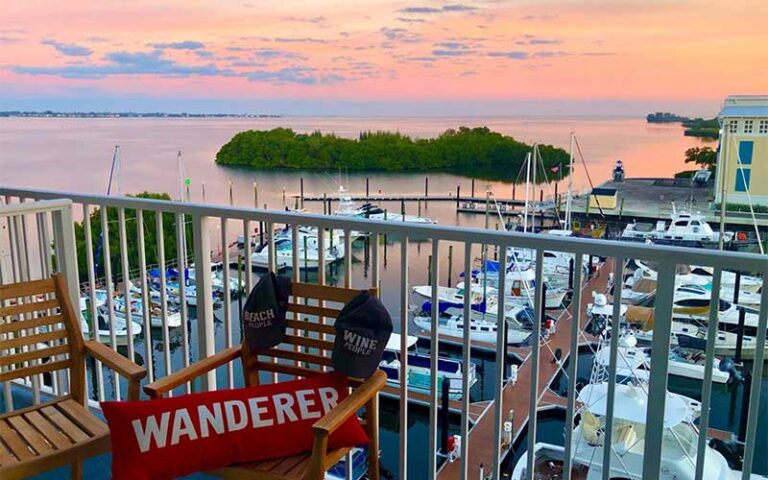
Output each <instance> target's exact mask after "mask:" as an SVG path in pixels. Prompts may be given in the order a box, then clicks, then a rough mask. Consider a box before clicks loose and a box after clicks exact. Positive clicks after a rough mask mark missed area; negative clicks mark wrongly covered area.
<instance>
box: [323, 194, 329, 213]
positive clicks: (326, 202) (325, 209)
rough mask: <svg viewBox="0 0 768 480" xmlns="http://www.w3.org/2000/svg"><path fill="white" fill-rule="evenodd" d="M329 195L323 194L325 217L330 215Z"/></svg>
mask: <svg viewBox="0 0 768 480" xmlns="http://www.w3.org/2000/svg"><path fill="white" fill-rule="evenodd" d="M329 213H330V212H328V194H327V193H325V192H323V215H328V214H329Z"/></svg>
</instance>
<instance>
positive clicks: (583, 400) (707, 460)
mask: <svg viewBox="0 0 768 480" xmlns="http://www.w3.org/2000/svg"><path fill="white" fill-rule="evenodd" d="M607 400H608V383H606V382H602V383H597V384H588V385H586V386H585V387H584V388H582V389H581V391H580V392H579V394H578V397H577V402H578V403H579V404H581V405H582V406H581V408H579V411H578V416H579V423H578V424H577V425H575V426H574V427H573V435H572V440H571V446H572V452H573V470H572V472H573V473H574V475H573V476H572V478H581V479H594V478H601V477H602V476H603V449H604V448H605V445H604V443H605V442H604V434H603V431H604V428H605V416H606V414H607V407H608V401H607ZM648 408H650V407H649V405H648V394H647V393H646V391H645V389H644V388H642V387H640V386H635V385H633V384H617V385H616V386H615V395H614V409H613V435H612V439H613V444H612V445H611V446H610V448H611V451H612V454H611V460H610V464H609V466H608V468H609V469H610V471H609V472H608V474H607V476H608V477H609V478H624V479H632V480H639V479H641V478H643V472H642V469H643V455H644V449H645V441H644V436H645V430H646V423H645V422H646V410H647V409H648ZM663 415H664V422H663V429H664V431H663V437H662V441H663V448H662V450H661V470H662V471H663V472H665V477H664V478H680V479H683V478H686V479H692V478H694V476H695V475H694V473H695V470H696V462H697V445H698V438H699V431H698V429H697V428H696V426H695V425H694V424H693V421H692V420H693V419H694V418H696V417H697V415H696V412H695V406H692V405H691V404H690V402H689V401H688V400H687V399H686V397H683V396H682V395H675V394H672V393H669V392H667V398H666V400H665V405H664V412H663ZM705 448H706V454H705V456H704V458H703V459H701V461H703V462H704V472H705V475H706V476H705V478H707V479H717V480H737V479H739V478H741V472H738V471H736V470H732V469H731V468H730V467H729V465H728V461H727V460H726V458H725V457H724V456H723V455H722V454H721V453H720V452H719V451H717V450H716V449H714V448H712V447H710V446H709V445H707V446H706V447H705ZM564 450H565V449H564V448H563V447H562V446H559V445H553V444H548V443H543V442H542V443H537V444H536V445H535V446H534V468H535V472H534V473H535V475H534V478H536V479H539V480H555V479H560V478H562V468H563V459H564ZM527 462H528V458H527V455H526V454H523V455H522V457H520V459H519V460H518V461H517V463H516V464H515V467H514V469H513V471H512V479H513V480H523V479H526V478H528V472H527Z"/></svg>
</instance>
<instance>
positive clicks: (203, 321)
mask: <svg viewBox="0 0 768 480" xmlns="http://www.w3.org/2000/svg"><path fill="white" fill-rule="evenodd" d="M211 228H212V223H211V219H210V217H205V216H202V215H192V233H193V236H194V239H195V240H194V245H195V285H196V288H197V344H198V346H197V348H198V358H199V359H202V358H207V357H210V356H211V355H213V354H214V353H216V350H215V349H216V343H215V341H214V336H213V333H214V325H213V291H212V287H211V239H210V237H209V233H210V231H211ZM246 241H248V239H246ZM180 275H183V272H182V273H180ZM182 283H183V282H182ZM182 288H183V287H182ZM182 328H185V329H186V328H187V326H186V325H182ZM202 390H203V391H210V390H216V371H215V370H214V371H210V372H208V373H207V374H206V375H205V376H203V377H202Z"/></svg>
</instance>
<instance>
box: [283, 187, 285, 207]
mask: <svg viewBox="0 0 768 480" xmlns="http://www.w3.org/2000/svg"><path fill="white" fill-rule="evenodd" d="M283 207H285V187H283Z"/></svg>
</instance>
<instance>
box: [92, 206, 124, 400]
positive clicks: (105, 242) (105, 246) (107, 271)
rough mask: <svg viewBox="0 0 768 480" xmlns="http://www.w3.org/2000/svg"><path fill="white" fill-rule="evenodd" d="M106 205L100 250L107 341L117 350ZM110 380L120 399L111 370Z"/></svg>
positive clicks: (102, 216)
mask: <svg viewBox="0 0 768 480" xmlns="http://www.w3.org/2000/svg"><path fill="white" fill-rule="evenodd" d="M107 209H108V207H106V206H102V207H101V208H100V211H101V237H102V252H103V253H104V258H103V260H104V277H105V280H104V281H105V283H106V287H107V310H109V312H108V315H109V341H110V343H111V345H110V346H111V347H112V350H114V351H117V335H116V334H115V321H116V320H115V303H114V298H113V296H114V294H115V289H114V286H113V284H112V261H111V254H110V251H109V250H110V249H109V215H108V214H107ZM125 328H126V329H127V330H130V328H131V325H130V324H129V323H128V322H127V321H126V323H125ZM112 380H113V381H114V384H115V399H116V400H120V377H118V376H117V372H115V371H114V370H113V371H112Z"/></svg>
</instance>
